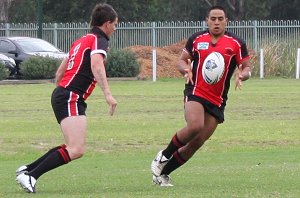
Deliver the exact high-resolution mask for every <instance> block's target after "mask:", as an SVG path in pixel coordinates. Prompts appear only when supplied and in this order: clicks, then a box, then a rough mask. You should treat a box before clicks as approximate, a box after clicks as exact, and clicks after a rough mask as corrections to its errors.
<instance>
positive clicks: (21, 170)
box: [16, 145, 63, 176]
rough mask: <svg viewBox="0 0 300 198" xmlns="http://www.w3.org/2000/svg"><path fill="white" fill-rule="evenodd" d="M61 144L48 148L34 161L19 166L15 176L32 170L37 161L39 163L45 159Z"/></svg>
mask: <svg viewBox="0 0 300 198" xmlns="http://www.w3.org/2000/svg"><path fill="white" fill-rule="evenodd" d="M62 146H63V145H61V146H57V147H54V148H52V149H50V150H49V151H48V152H47V153H45V154H44V155H43V156H41V157H40V158H38V159H37V160H35V161H34V162H32V163H30V164H26V165H23V166H20V167H19V168H18V169H17V170H16V176H18V175H20V174H22V173H27V172H29V171H31V170H33V169H34V168H35V167H36V166H38V165H39V163H41V162H42V161H43V160H44V159H46V158H47V157H48V156H49V155H50V154H51V153H52V152H55V151H56V150H57V149H59V148H61V147H62Z"/></svg>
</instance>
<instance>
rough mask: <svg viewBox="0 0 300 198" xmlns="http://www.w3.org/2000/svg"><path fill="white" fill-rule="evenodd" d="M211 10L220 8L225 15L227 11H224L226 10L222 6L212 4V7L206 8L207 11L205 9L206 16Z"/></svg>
mask: <svg viewBox="0 0 300 198" xmlns="http://www.w3.org/2000/svg"><path fill="white" fill-rule="evenodd" d="M212 10H222V11H223V12H224V14H225V17H227V13H226V10H225V9H224V8H223V7H222V6H212V7H210V8H209V9H208V11H207V15H206V16H207V17H208V16H209V14H210V12H211V11H212Z"/></svg>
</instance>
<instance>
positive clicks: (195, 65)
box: [151, 6, 251, 186]
mask: <svg viewBox="0 0 300 198" xmlns="http://www.w3.org/2000/svg"><path fill="white" fill-rule="evenodd" d="M206 21H207V25H208V30H205V31H202V32H197V33H195V34H193V35H192V36H191V37H190V38H189V39H188V41H187V43H186V45H185V48H184V49H183V51H182V53H181V56H180V59H179V63H178V70H179V71H180V73H181V74H182V75H184V77H185V78H186V86H185V90H184V113H185V120H186V126H185V127H183V128H182V129H180V130H179V131H177V132H176V133H175V135H174V136H173V137H172V139H171V142H170V143H169V145H168V146H167V147H166V148H165V149H164V150H161V151H159V152H158V154H157V156H156V157H155V159H154V160H153V161H152V164H151V171H152V174H153V182H154V183H155V184H158V185H160V186H173V185H172V184H171V183H170V177H169V175H170V173H172V172H173V171H174V170H176V169H177V168H179V167H180V166H182V165H183V164H184V163H186V162H187V161H188V160H189V159H190V158H191V157H192V156H193V155H194V153H195V152H196V151H197V150H198V149H199V148H200V147H201V146H202V145H203V144H204V143H205V141H206V140H207V139H208V138H209V137H210V136H211V135H212V134H213V133H214V131H215V130H216V128H217V126H218V124H221V123H222V122H223V121H224V109H225V106H226V100H227V93H228V90H229V87H230V78H231V76H232V75H233V73H234V71H235V70H236V68H238V69H237V73H236V82H235V83H236V85H235V86H236V88H241V85H242V81H245V80H247V79H248V78H249V77H250V74H251V73H250V72H251V69H250V62H249V55H248V51H247V47H246V44H245V42H244V41H243V40H242V39H240V38H238V37H237V36H236V35H234V34H232V33H230V32H228V31H226V30H225V27H226V25H227V22H228V19H227V17H226V12H225V10H224V8H222V7H220V6H214V7H211V8H210V9H209V10H208V14H207V17H206ZM212 52H218V53H220V54H221V55H222V56H223V58H224V63H225V68H224V74H223V76H222V78H221V79H220V80H219V81H218V82H217V83H215V84H208V83H206V82H205V80H204V79H203V76H202V66H203V62H204V60H205V59H206V57H207V56H208V55H209V54H211V53H212ZM191 62H192V68H191Z"/></svg>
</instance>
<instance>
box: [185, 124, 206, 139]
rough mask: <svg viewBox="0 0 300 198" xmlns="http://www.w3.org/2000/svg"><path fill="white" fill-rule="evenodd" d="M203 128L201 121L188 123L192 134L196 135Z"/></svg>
mask: <svg viewBox="0 0 300 198" xmlns="http://www.w3.org/2000/svg"><path fill="white" fill-rule="evenodd" d="M202 129H203V125H202V124H199V123H196V122H194V123H191V124H189V125H188V130H189V132H190V134H191V135H192V136H196V135H198V134H199V132H200V131H201V130H202Z"/></svg>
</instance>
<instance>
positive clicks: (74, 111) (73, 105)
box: [68, 91, 79, 116]
mask: <svg viewBox="0 0 300 198" xmlns="http://www.w3.org/2000/svg"><path fill="white" fill-rule="evenodd" d="M78 98H79V96H78V95H77V94H75V93H73V92H72V91H71V92H70V98H69V100H68V111H69V116H77V115H78V107H77V100H78Z"/></svg>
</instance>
